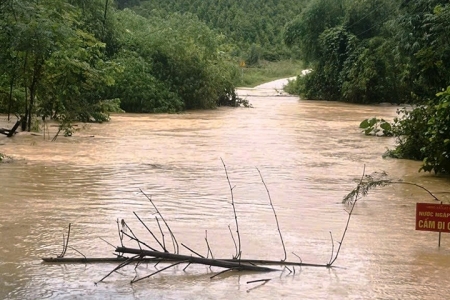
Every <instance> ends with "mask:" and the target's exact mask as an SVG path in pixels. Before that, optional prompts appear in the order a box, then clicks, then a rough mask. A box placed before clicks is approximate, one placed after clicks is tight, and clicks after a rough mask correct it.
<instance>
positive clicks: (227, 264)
mask: <svg viewBox="0 0 450 300" xmlns="http://www.w3.org/2000/svg"><path fill="white" fill-rule="evenodd" d="M116 252H117V253H124V254H125V253H127V254H136V255H140V256H143V257H144V256H151V257H156V258H165V259H171V260H176V261H185V262H189V263H197V264H203V265H209V266H213V267H221V268H228V269H234V270H239V271H244V270H245V271H258V272H272V271H279V270H277V269H272V268H267V267H258V266H252V265H247V264H243V263H240V262H235V261H226V260H218V259H210V258H202V257H195V256H188V255H182V254H172V253H166V252H159V251H150V250H141V249H133V248H127V247H117V248H116Z"/></svg>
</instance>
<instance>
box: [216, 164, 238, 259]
mask: <svg viewBox="0 0 450 300" xmlns="http://www.w3.org/2000/svg"><path fill="white" fill-rule="evenodd" d="M220 160H221V161H222V164H223V168H224V170H225V175H226V176H227V181H228V185H229V187H230V194H231V205H232V206H233V213H234V221H235V223H236V234H237V238H238V250H236V256H235V257H236V259H240V258H241V253H242V251H241V236H240V234H239V223H238V218H237V214H236V206H235V204H234V195H233V189H234V187H232V186H231V182H230V178H229V177H228V171H227V166H226V165H225V162H224V161H223V159H222V158H220Z"/></svg>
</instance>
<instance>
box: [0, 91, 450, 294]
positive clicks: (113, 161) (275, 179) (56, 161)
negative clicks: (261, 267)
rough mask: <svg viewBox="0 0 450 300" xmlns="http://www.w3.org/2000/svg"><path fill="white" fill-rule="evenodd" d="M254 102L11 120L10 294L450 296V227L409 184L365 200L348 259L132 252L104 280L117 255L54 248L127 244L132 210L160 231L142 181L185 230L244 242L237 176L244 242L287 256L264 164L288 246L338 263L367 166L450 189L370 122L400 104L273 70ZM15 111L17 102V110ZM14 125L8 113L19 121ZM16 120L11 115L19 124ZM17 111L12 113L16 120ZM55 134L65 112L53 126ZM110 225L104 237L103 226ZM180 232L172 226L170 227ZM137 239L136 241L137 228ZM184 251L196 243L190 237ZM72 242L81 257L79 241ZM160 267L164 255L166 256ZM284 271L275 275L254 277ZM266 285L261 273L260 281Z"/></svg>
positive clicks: (6, 142)
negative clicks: (241, 269)
mask: <svg viewBox="0 0 450 300" xmlns="http://www.w3.org/2000/svg"><path fill="white" fill-rule="evenodd" d="M239 93H240V95H242V96H243V97H245V98H247V99H248V100H249V101H250V102H251V103H252V104H253V106H254V108H226V107H224V108H219V109H216V110H212V111H191V112H187V113H184V114H170V115H169V114H159V115H143V114H118V115H113V116H112V120H111V122H109V123H105V124H89V125H85V126H82V125H80V126H79V127H80V131H78V132H76V133H74V135H73V136H72V137H59V138H58V139H57V140H56V142H50V141H49V140H44V139H43V137H42V136H35V135H29V134H26V133H19V134H18V135H16V136H15V137H14V138H11V139H8V138H6V137H4V136H0V152H3V153H6V154H9V155H11V156H13V157H14V158H15V160H14V162H12V163H6V164H0V207H1V210H0V211H1V214H0V298H2V299H46V298H50V299H282V298H283V299H448V297H450V296H449V293H450V253H449V250H450V236H448V235H446V234H443V239H442V246H441V248H440V249H439V248H438V246H437V244H438V240H437V239H438V236H437V233H432V232H419V231H415V229H414V220H415V205H416V203H417V202H432V199H431V198H430V197H429V195H428V194H427V193H425V192H424V191H422V190H420V189H418V188H416V187H414V186H407V185H395V186H391V187H385V188H381V189H378V190H375V191H373V192H372V193H371V194H369V196H368V197H366V198H364V199H362V200H361V202H359V203H358V205H357V207H356V210H355V213H354V215H353V218H352V221H351V223H350V227H349V231H348V232H347V236H346V239H345V241H344V244H343V247H342V250H341V254H340V256H339V258H338V260H337V261H336V263H335V265H336V266H337V267H339V268H334V269H331V270H328V269H324V268H312V267H303V268H301V269H300V268H296V273H295V274H288V272H286V271H285V272H283V273H281V272H275V273H265V274H260V273H242V274H233V273H226V274H224V275H222V276H218V277H216V278H214V279H212V280H211V279H210V276H212V274H215V273H216V272H218V271H220V269H216V268H213V269H212V270H211V269H209V268H208V267H206V266H190V267H189V268H188V269H187V270H186V271H183V268H184V266H183V265H180V266H177V267H175V268H173V269H170V270H167V271H164V272H161V273H159V274H157V275H156V276H154V277H152V278H149V279H147V280H144V281H141V282H138V283H136V284H133V285H131V284H130V280H131V279H132V278H133V277H134V276H135V274H136V273H137V274H139V275H140V276H144V275H145V274H149V273H151V272H152V271H154V270H155V267H154V266H153V265H146V264H143V265H140V266H139V267H138V268H137V269H136V270H135V269H134V268H133V267H129V268H125V269H123V270H122V271H121V272H119V273H117V274H114V275H112V276H111V277H109V278H108V279H107V280H106V281H105V282H104V283H100V284H98V285H94V282H96V281H98V280H99V279H101V278H102V277H103V276H104V275H106V274H107V273H108V272H109V271H111V270H112V269H113V268H114V265H113V264H86V265H85V264H59V265H57V264H44V263H42V262H41V257H49V256H56V255H58V254H59V253H60V252H61V248H62V246H61V244H62V235H63V233H65V232H66V230H67V226H68V224H69V223H71V224H72V233H71V236H70V237H71V241H70V245H71V246H72V247H73V248H74V249H76V250H78V251H79V252H81V253H83V254H84V255H86V256H88V257H110V256H112V252H113V250H114V249H113V247H111V246H110V245H108V244H107V243H105V242H104V241H103V240H106V241H108V242H110V243H111V244H114V245H119V244H120V243H119V240H118V238H117V225H116V220H117V219H125V220H126V221H127V222H128V223H129V224H130V226H131V227H132V228H134V233H135V234H137V235H138V236H140V237H141V238H142V239H145V240H147V241H149V243H151V241H152V240H151V237H150V236H149V235H148V234H147V233H146V231H145V229H144V228H142V226H140V224H139V222H138V221H137V220H136V219H135V217H134V215H133V212H136V213H137V214H138V215H139V216H141V217H142V218H143V219H144V220H145V221H146V223H147V224H149V226H152V228H153V229H154V230H157V227H156V226H157V225H156V224H155V221H154V216H155V211H154V210H153V209H152V207H151V205H150V203H149V202H148V201H147V200H146V198H145V197H144V196H143V195H142V194H140V192H139V189H142V190H144V191H145V192H147V193H148V194H150V195H152V198H153V200H154V202H155V204H156V205H157V206H158V207H159V209H160V210H161V212H162V214H163V216H165V218H166V219H167V221H168V222H169V225H170V226H171V228H172V230H173V231H174V234H175V235H176V236H177V237H178V240H179V242H183V243H184V244H186V245H188V246H189V247H191V248H192V249H195V250H196V251H198V252H201V253H203V254H205V255H206V249H207V248H206V244H205V231H206V230H207V234H208V241H209V244H210V246H211V248H212V251H213V254H214V255H215V257H225V258H231V256H232V255H233V254H234V252H235V249H234V245H233V241H232V239H231V237H230V233H229V230H228V225H230V226H232V228H234V215H233V210H232V206H231V203H230V200H231V197H230V190H229V187H228V182H227V179H226V176H225V173H224V168H223V166H222V163H221V160H220V158H222V159H223V160H224V161H225V163H226V165H227V169H228V174H229V178H230V180H231V184H232V185H233V186H234V189H233V192H234V199H235V203H236V211H237V216H238V222H239V230H240V235H241V240H242V251H243V254H242V257H243V258H255V259H256V258H258V259H273V260H279V259H282V258H283V249H282V247H281V244H280V241H279V236H278V231H277V228H276V223H275V220H274V215H273V213H272V210H271V208H270V206H269V200H268V197H267V194H266V191H265V189H264V185H263V184H262V183H261V180H260V178H259V175H258V172H257V170H256V168H258V169H259V170H260V171H261V173H262V174H263V176H264V180H265V182H266V184H267V187H268V188H269V190H270V194H271V197H272V201H273V204H274V206H275V209H276V211H277V215H278V221H279V223H280V228H281V232H282V234H283V238H284V240H285V243H286V248H287V254H288V259H289V260H293V261H296V260H297V257H296V256H295V255H294V254H292V252H294V253H295V254H296V255H298V256H300V257H301V259H302V260H303V261H304V262H311V263H327V262H328V260H329V258H330V254H331V242H330V233H329V232H330V231H331V232H332V234H333V237H334V239H335V240H336V239H338V238H339V237H340V236H341V235H342V233H343V230H344V227H345V222H346V219H347V213H346V212H345V211H344V207H343V205H342V204H341V199H342V197H343V196H344V195H346V194H347V193H348V192H349V191H351V190H352V189H353V188H354V187H355V184H356V181H357V180H358V178H359V177H360V176H361V174H362V171H363V168H364V166H366V173H372V172H380V171H386V172H387V173H388V174H389V176H390V177H391V178H396V179H401V180H405V181H408V182H413V183H417V184H421V185H423V186H424V187H426V188H428V189H429V190H431V191H432V192H434V193H436V195H437V196H438V197H440V198H441V199H442V200H443V201H445V202H448V201H449V200H450V196H449V194H448V193H446V192H448V191H449V183H450V181H449V179H448V178H439V177H435V176H433V175H430V174H424V173H418V172H417V171H418V169H419V166H420V164H419V163H418V162H414V161H408V160H394V159H383V158H382V157H381V154H382V153H383V152H384V151H385V150H386V148H388V147H392V146H393V145H394V143H395V141H394V139H391V138H374V137H367V136H364V135H362V134H361V133H360V131H359V129H358V125H359V123H360V121H361V120H362V119H364V118H368V117H373V116H377V117H384V118H387V119H392V118H393V117H394V116H395V115H396V107H393V106H361V105H350V104H343V103H337V102H326V101H303V100H299V99H298V98H296V97H287V96H283V95H281V96H277V92H276V91H275V90H274V86H273V85H269V86H267V85H266V86H262V87H260V88H257V89H241V90H240V91H239ZM1 122H2V124H3V125H5V122H6V121H5V116H1ZM6 125H8V124H6ZM9 125H11V124H9ZM9 125H8V126H9ZM49 129H50V131H51V132H52V133H53V134H54V132H55V128H54V127H50V128H49ZM102 239H103V240H102ZM167 242H168V243H169V241H167ZM126 243H127V244H128V245H130V246H134V244H132V243H131V242H128V241H126ZM182 253H185V254H190V253H189V252H188V251H187V250H184V249H183V250H182ZM66 256H68V257H81V256H80V254H78V253H77V252H76V251H74V250H73V249H68V251H67V254H66ZM158 267H160V266H158ZM257 279H271V280H270V281H269V282H267V283H266V284H265V285H262V286H259V287H257V286H258V284H259V283H247V282H248V281H251V280H257ZM255 287H256V288H255Z"/></svg>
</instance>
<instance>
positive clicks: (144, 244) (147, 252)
mask: <svg viewBox="0 0 450 300" xmlns="http://www.w3.org/2000/svg"><path fill="white" fill-rule="evenodd" d="M222 164H223V168H224V170H225V175H226V179H227V182H228V186H229V189H230V197H231V206H232V209H233V214H234V221H235V222H234V227H235V228H232V227H231V226H230V225H228V228H229V231H230V235H231V238H232V240H233V243H234V246H235V254H234V255H233V256H232V259H218V258H215V257H214V255H213V252H212V249H211V247H210V244H209V242H208V232H207V231H205V243H206V255H202V254H200V253H199V252H198V251H195V250H194V249H192V248H191V247H189V246H187V245H185V244H184V243H179V242H178V240H177V238H176V237H175V234H174V233H173V231H172V230H171V228H170V226H169V224H168V222H167V221H166V219H165V218H164V217H163V215H162V213H161V211H160V210H159V209H158V207H157V206H156V204H155V203H154V201H153V200H152V197H151V196H150V195H148V194H146V193H145V192H144V191H142V190H140V192H141V193H142V194H143V195H144V196H145V197H146V198H147V199H148V201H149V202H150V204H151V205H152V207H153V209H154V212H155V214H154V215H155V217H154V221H155V223H156V225H157V228H158V230H159V232H154V231H152V230H151V229H150V227H149V226H148V225H147V224H146V223H145V222H144V221H143V219H142V218H141V217H140V216H139V215H138V214H137V213H136V212H133V214H134V217H135V218H136V219H137V220H138V221H139V223H140V224H141V225H142V226H143V227H144V228H145V229H146V231H147V232H148V233H149V234H150V236H151V237H152V239H153V241H152V242H148V241H143V240H142V239H140V238H139V237H138V236H137V235H136V234H135V233H134V231H133V229H132V228H131V227H130V226H129V225H128V223H127V222H126V221H125V220H124V219H122V220H117V233H118V236H119V240H120V246H118V247H114V246H113V247H114V248H115V255H116V257H117V258H116V259H117V261H118V262H119V264H118V265H117V266H116V267H115V268H114V269H113V270H111V271H110V272H109V273H108V274H106V275H105V276H104V277H103V278H102V279H100V280H99V281H98V282H102V281H104V280H105V279H106V278H108V277H109V276H110V275H111V274H113V273H115V272H117V271H119V270H120V269H122V268H124V267H126V266H128V265H130V264H134V265H135V270H136V269H137V267H138V266H139V265H140V264H142V263H149V262H151V263H155V266H156V265H157V264H159V263H161V262H164V263H169V265H167V266H165V267H163V268H161V269H157V270H156V271H154V272H152V273H150V274H148V275H145V276H141V277H139V276H138V275H137V272H136V276H135V277H134V278H133V279H132V280H131V283H135V282H138V281H141V280H143V279H146V278H149V277H152V276H154V275H156V274H158V273H160V272H163V271H165V270H167V269H170V268H173V267H175V266H178V265H180V264H184V265H185V267H184V268H183V271H185V270H186V269H187V268H188V267H189V266H190V265H191V264H202V265H207V266H209V267H210V268H211V267H220V268H223V269H224V270H223V271H220V272H218V273H216V274H214V275H213V276H211V278H214V277H216V276H219V275H221V274H223V273H225V272H230V271H253V272H271V271H280V272H282V273H283V272H284V271H288V272H289V274H291V273H294V274H295V272H296V270H295V267H302V266H307V267H325V268H332V267H333V265H334V263H335V261H336V260H337V259H338V256H339V253H340V251H341V247H342V245H343V241H344V238H345V235H346V233H347V230H348V227H349V224H350V220H351V216H352V213H353V211H354V208H355V205H356V203H357V202H358V200H359V199H361V198H362V197H363V196H365V195H366V194H367V193H368V191H369V190H370V189H371V188H375V187H378V186H385V185H388V184H391V183H404V182H393V181H390V180H386V179H384V178H385V176H386V174H385V173H383V174H381V177H382V178H376V177H377V176H378V175H380V174H376V176H375V175H366V174H365V167H364V171H363V174H362V176H361V178H360V179H359V182H358V184H357V186H356V188H355V189H354V190H352V191H351V192H350V193H349V194H348V195H347V196H345V197H344V199H343V203H344V204H345V205H346V212H347V214H348V217H347V222H346V224H345V228H344V231H343V233H342V236H341V238H340V240H338V241H337V242H336V243H337V249H336V251H335V241H334V239H333V235H332V233H331V231H330V238H331V255H330V259H329V261H328V262H327V263H324V264H315V263H307V262H303V261H302V259H301V257H300V256H299V255H297V254H295V253H294V252H292V254H293V255H294V256H295V257H296V258H297V259H298V261H287V253H286V247H285V243H284V240H283V236H282V232H281V229H280V224H279V221H278V217H277V214H276V211H275V207H274V204H273V202H272V198H271V196H270V192H269V189H268V187H267V185H266V183H265V181H264V178H263V176H262V174H261V172H260V171H259V169H257V171H258V173H259V175H260V178H261V182H262V183H263V185H264V187H265V190H266V192H267V196H268V198H269V205H270V207H271V209H272V212H273V215H274V218H275V223H276V226H277V230H278V233H279V237H280V243H281V246H282V249H283V259H281V260H258V259H242V247H241V236H240V233H239V223H238V216H237V213H236V203H235V201H234V195H233V190H234V188H235V186H233V185H232V184H231V181H230V178H229V176H228V171H227V167H226V165H225V163H224V161H223V160H222ZM413 185H416V184H413ZM419 187H421V186H419ZM421 188H423V187H421ZM427 192H429V191H428V190H427ZM429 193H430V192H429ZM430 194H431V193H430ZM431 195H432V194H431ZM432 196H433V197H434V195H432ZM69 236H70V224H69V230H68V234H67V238H65V237H64V236H63V250H62V252H61V254H60V255H58V257H57V258H56V259H47V261H53V262H57V261H63V260H64V255H65V253H66V251H67V248H71V249H73V250H75V251H77V252H78V253H80V252H79V251H78V250H76V249H74V248H72V247H70V246H69V245H68V244H69ZM124 240H127V241H132V242H133V243H135V245H136V246H135V247H127V246H125V245H124ZM108 244H109V243H108ZM110 245H111V244H110ZM169 245H170V246H169ZM180 245H181V247H183V248H184V249H186V250H187V251H188V252H189V255H186V254H181V253H180ZM111 246H112V245H111ZM80 254H81V255H83V254H82V253H80ZM83 256H84V255H83ZM44 260H45V259H44ZM69 261H70V260H69ZM84 261H85V262H87V261H88V259H87V258H86V257H85V256H84ZM95 262H98V259H97V260H96V261H95ZM268 266H279V267H280V266H281V267H283V268H282V269H279V268H272V267H268ZM291 268H292V269H291ZM269 280H270V279H261V280H257V281H250V282H248V283H253V282H262V284H261V285H264V284H265V283H267V282H268V281H269Z"/></svg>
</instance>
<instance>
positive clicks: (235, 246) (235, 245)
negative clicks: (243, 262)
mask: <svg viewBox="0 0 450 300" xmlns="http://www.w3.org/2000/svg"><path fill="white" fill-rule="evenodd" d="M228 230H229V231H230V235H231V239H232V240H233V243H234V248H235V249H236V253H237V252H238V249H237V244H236V240H235V239H234V235H233V232H232V231H231V226H230V225H229V224H228ZM233 258H236V257H235V256H233Z"/></svg>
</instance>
